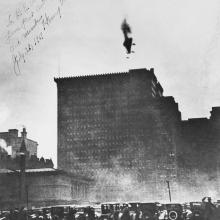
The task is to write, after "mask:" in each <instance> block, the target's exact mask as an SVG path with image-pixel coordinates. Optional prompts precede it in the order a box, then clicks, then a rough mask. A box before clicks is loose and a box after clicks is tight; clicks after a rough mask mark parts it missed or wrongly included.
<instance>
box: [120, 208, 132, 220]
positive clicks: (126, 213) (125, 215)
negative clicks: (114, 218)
mask: <svg viewBox="0 0 220 220" xmlns="http://www.w3.org/2000/svg"><path fill="white" fill-rule="evenodd" d="M121 220H130V213H129V209H128V207H125V208H124V209H123V214H122V216H121Z"/></svg>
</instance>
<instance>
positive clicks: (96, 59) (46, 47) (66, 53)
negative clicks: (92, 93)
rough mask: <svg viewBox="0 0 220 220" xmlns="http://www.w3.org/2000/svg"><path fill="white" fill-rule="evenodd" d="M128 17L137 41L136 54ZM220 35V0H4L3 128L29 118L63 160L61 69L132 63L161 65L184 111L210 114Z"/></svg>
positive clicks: (216, 96) (36, 136)
mask: <svg viewBox="0 0 220 220" xmlns="http://www.w3.org/2000/svg"><path fill="white" fill-rule="evenodd" d="M41 16H42V17H41ZM124 18H126V19H127V21H128V23H129V24H130V26H131V28H132V37H133V38H134V41H135V43H136V46H135V53H134V54H132V55H131V57H130V59H126V54H125V49H124V48H123V46H122V43H123V34H122V32H121V30H120V25H121V23H122V20H123V19H124ZM44 28H45V29H44ZM219 38H220V0H211V1H210V0H138V1H134V0H124V1H122V0H63V1H62V0H26V1H25V0H24V1H18V0H7V1H1V2H0V39H1V41H0V51H1V53H0V54H1V58H0V131H7V130H8V129H10V128H18V129H21V128H22V125H24V126H25V127H26V128H27V132H28V137H29V138H31V139H33V140H36V141H37V142H38V143H39V156H41V155H44V156H45V157H51V158H52V159H53V160H54V161H56V148H57V133H56V132H57V131H56V130H57V114H56V113H57V107H56V105H57V99H56V95H57V93H56V92H57V91H56V84H55V82H54V81H53V77H58V76H75V75H89V74H100V73H109V72H120V71H128V70H129V69H132V68H147V69H150V68H151V67H153V68H154V69H155V74H156V76H157V78H158V80H159V81H160V83H161V85H162V86H163V88H164V95H169V96H170V95H171V96H174V98H175V100H176V102H178V103H179V108H180V110H181V112H182V117H183V119H187V118H191V117H209V115H210V113H209V112H210V111H211V107H212V106H219V105H220V92H219V85H220V77H219V74H220V62H218V61H219V57H220V42H219V41H220V40H219ZM35 43H36V45H35ZM28 44H29V46H28ZM25 47H27V51H28V52H27V51H26V49H25ZM28 47H30V48H31V49H28ZM25 51H26V52H25ZM24 60H25V62H24Z"/></svg>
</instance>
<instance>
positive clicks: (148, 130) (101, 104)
mask: <svg viewBox="0 0 220 220" xmlns="http://www.w3.org/2000/svg"><path fill="white" fill-rule="evenodd" d="M55 81H56V82H57V88H58V167H59V168H60V169H64V170H67V171H71V172H77V173H83V174H86V175H93V176H97V175H99V173H100V172H103V170H110V171H111V170H112V171H114V169H115V168H117V167H120V169H121V170H122V172H124V171H126V172H129V173H133V174H134V175H135V178H137V179H138V182H141V183H145V186H146V185H147V187H145V191H146V194H148V195H149V197H153V196H154V198H160V199H163V198H164V196H165V194H166V193H167V188H166V182H165V181H166V180H170V181H171V182H172V183H173V186H174V185H175V182H176V173H177V167H176V159H175V157H176V155H175V152H176V149H175V148H176V145H175V143H174V142H175V141H174V140H173V132H174V131H175V129H174V127H173V126H174V125H175V123H176V121H175V120H177V119H176V117H177V118H178V119H180V117H181V116H180V113H179V111H178V106H177V104H176V103H175V101H174V99H172V98H171V99H170V100H169V98H165V97H163V96H162V95H163V89H162V87H161V85H160V84H159V82H158V81H157V79H156V76H155V75H154V72H153V69H151V70H146V69H137V70H129V72H127V73H116V74H107V75H99V76H87V77H78V78H77V77H75V78H74V77H73V78H64V79H62V78H61V79H55ZM166 102H167V103H170V104H169V105H170V107H167V108H165V109H164V110H163V111H161V106H166ZM169 105H167V106H169ZM169 115H172V117H171V119H168V118H169ZM172 118H173V119H172ZM164 122H166V124H165V123H164ZM168 123H169V124H170V125H169V126H167V124H168ZM168 127H169V129H168ZM174 188H176V186H174ZM155 194H158V195H155Z"/></svg>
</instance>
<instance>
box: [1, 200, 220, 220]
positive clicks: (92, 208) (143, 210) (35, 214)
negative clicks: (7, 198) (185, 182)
mask: <svg viewBox="0 0 220 220" xmlns="http://www.w3.org/2000/svg"><path fill="white" fill-rule="evenodd" d="M30 219H36V220H49V219H51V220H64V219H66V220H160V219H161V220H220V203H218V202H216V203H211V202H210V201H206V202H205V201H202V202H190V203H184V204H180V203H168V204H160V203H157V202H155V203H154V202H153V203H143V202H141V203H140V202H127V203H117V202H108V203H102V204H93V205H89V206H88V205H63V206H62V205H59V206H53V207H42V208H37V209H32V210H26V209H20V210H19V209H15V210H9V211H8V210H7V211H1V212H0V220H30Z"/></svg>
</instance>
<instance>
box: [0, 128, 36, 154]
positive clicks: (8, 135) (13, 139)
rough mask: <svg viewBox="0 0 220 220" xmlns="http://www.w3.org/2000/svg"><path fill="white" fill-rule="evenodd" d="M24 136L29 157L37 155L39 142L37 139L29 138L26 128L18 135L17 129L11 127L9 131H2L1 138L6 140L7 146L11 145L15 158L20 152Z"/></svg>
mask: <svg viewBox="0 0 220 220" xmlns="http://www.w3.org/2000/svg"><path fill="white" fill-rule="evenodd" d="M23 136H24V137H25V144H26V149H27V152H28V156H29V157H31V156H32V155H35V156H37V146H38V143H37V142H36V141H33V140H31V139H28V138H27V131H26V129H25V128H23V130H22V132H21V136H18V130H17V129H9V130H8V132H0V139H3V140H4V141H5V142H6V144H7V146H11V151H12V152H11V157H12V158H15V157H16V154H17V153H18V152H19V150H20V147H21V142H22V139H23Z"/></svg>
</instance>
